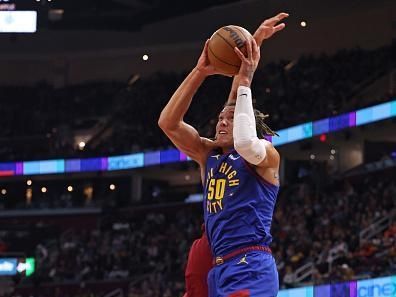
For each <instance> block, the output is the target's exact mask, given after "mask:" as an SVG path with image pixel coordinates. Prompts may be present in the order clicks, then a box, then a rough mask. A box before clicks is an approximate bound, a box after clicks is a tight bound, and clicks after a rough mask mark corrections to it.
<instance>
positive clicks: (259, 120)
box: [224, 103, 279, 138]
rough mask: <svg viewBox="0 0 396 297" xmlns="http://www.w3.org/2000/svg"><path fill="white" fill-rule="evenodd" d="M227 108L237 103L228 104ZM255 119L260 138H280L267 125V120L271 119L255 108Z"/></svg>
mask: <svg viewBox="0 0 396 297" xmlns="http://www.w3.org/2000/svg"><path fill="white" fill-rule="evenodd" d="M226 106H235V103H226V104H225V105H224V107H226ZM254 117H255V118H256V131H257V134H258V135H259V136H261V137H262V138H264V137H265V136H275V135H276V136H279V135H278V133H276V132H275V131H274V130H272V129H271V128H270V127H269V126H268V125H267V124H266V123H265V119H266V118H268V117H269V115H268V114H264V113H262V112H261V111H259V110H258V109H255V108H254Z"/></svg>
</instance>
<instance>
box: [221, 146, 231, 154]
mask: <svg viewBox="0 0 396 297" xmlns="http://www.w3.org/2000/svg"><path fill="white" fill-rule="evenodd" d="M220 149H221V152H222V154H223V155H224V154H228V153H230V152H232V151H233V150H234V147H233V146H229V147H222V148H220Z"/></svg>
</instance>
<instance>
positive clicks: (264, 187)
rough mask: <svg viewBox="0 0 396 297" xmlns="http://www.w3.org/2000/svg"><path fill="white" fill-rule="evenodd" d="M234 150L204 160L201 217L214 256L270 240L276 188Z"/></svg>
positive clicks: (262, 243) (263, 243)
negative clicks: (202, 214) (202, 211)
mask: <svg viewBox="0 0 396 297" xmlns="http://www.w3.org/2000/svg"><path fill="white" fill-rule="evenodd" d="M251 166H252V165H250V164H249V163H247V162H246V161H245V160H244V159H243V158H242V157H241V156H240V155H239V154H238V153H237V152H236V151H235V150H233V151H231V152H230V153H227V154H223V155H220V154H216V153H211V154H209V156H208V159H207V161H206V168H205V169H206V172H205V183H204V218H205V227H206V233H207V236H208V240H209V243H210V245H211V249H212V253H213V255H214V256H219V255H225V254H227V253H229V252H231V251H233V250H236V249H239V248H242V247H246V246H251V245H264V246H268V245H269V244H270V243H271V240H272V236H271V234H270V228H271V221H272V214H273V211H274V207H275V202H276V197H277V194H278V190H279V187H278V186H275V185H272V184H270V183H268V182H266V181H264V180H263V179H262V178H261V177H260V176H259V175H258V174H257V173H256V172H255V170H254V168H253V167H251Z"/></svg>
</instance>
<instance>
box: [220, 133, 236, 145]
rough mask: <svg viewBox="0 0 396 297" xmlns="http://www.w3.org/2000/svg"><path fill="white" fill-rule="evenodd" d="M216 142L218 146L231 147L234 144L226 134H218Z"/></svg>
mask: <svg viewBox="0 0 396 297" xmlns="http://www.w3.org/2000/svg"><path fill="white" fill-rule="evenodd" d="M216 143H217V145H218V146H220V147H231V146H233V145H234V140H233V139H232V137H229V136H228V135H227V136H225V135H218V136H217V138H216Z"/></svg>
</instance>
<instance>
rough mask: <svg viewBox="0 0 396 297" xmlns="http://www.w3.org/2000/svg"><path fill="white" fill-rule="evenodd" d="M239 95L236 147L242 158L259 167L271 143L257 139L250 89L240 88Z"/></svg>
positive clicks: (235, 127)
mask: <svg viewBox="0 0 396 297" xmlns="http://www.w3.org/2000/svg"><path fill="white" fill-rule="evenodd" d="M237 94H238V96H237V100H236V106H235V111H234V129H233V137H234V147H235V150H236V151H237V152H238V154H239V155H241V156H242V158H244V159H245V160H246V161H248V162H249V163H251V164H254V165H258V164H260V163H261V162H262V161H263V160H264V159H265V157H266V155H267V151H266V147H267V145H268V144H269V142H268V141H267V140H265V139H259V138H258V137H257V131H256V119H255V117H254V110H253V102H252V92H251V90H250V88H248V87H244V86H239V87H238V92H237Z"/></svg>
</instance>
